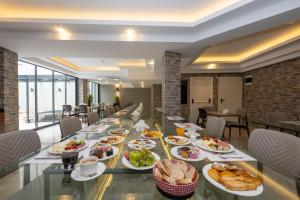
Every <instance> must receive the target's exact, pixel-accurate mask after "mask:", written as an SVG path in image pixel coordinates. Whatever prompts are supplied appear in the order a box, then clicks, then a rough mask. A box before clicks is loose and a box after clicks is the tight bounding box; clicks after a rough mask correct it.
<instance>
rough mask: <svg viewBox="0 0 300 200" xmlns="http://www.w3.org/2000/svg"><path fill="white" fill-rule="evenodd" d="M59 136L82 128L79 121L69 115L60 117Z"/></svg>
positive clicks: (67, 134)
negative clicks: (63, 117)
mask: <svg viewBox="0 0 300 200" xmlns="http://www.w3.org/2000/svg"><path fill="white" fill-rule="evenodd" d="M59 126H60V131H61V137H62V138H65V137H67V136H69V135H71V134H74V133H76V132H77V131H80V130H81V129H82V126H81V121H80V120H79V119H78V118H76V117H69V118H65V119H62V120H61V121H60V122H59Z"/></svg>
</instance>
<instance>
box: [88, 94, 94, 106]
mask: <svg viewBox="0 0 300 200" xmlns="http://www.w3.org/2000/svg"><path fill="white" fill-rule="evenodd" d="M92 103H93V95H91V94H89V96H88V106H92Z"/></svg>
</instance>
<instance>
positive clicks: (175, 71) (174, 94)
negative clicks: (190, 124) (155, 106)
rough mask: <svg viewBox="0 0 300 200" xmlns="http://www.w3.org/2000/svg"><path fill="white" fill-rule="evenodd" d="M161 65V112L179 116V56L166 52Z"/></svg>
mask: <svg viewBox="0 0 300 200" xmlns="http://www.w3.org/2000/svg"><path fill="white" fill-rule="evenodd" d="M163 65H164V66H163V74H162V110H163V112H164V113H165V114H166V115H180V114H181V105H180V95H181V94H180V92H181V87H180V80H181V74H180V67H181V56H180V54H179V53H176V52H170V51H166V52H165V55H164V58H163Z"/></svg>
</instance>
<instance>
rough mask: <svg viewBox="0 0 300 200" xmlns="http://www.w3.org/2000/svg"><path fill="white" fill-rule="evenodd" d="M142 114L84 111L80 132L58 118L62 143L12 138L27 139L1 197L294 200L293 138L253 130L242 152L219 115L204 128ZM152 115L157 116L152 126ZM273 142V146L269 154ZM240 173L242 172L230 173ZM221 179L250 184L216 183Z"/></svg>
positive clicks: (74, 122)
mask: <svg viewBox="0 0 300 200" xmlns="http://www.w3.org/2000/svg"><path fill="white" fill-rule="evenodd" d="M136 112H139V113H140V114H139V117H138V118H136V115H134V114H133V113H136ZM147 112H148V111H146V110H145V109H143V108H141V106H140V104H134V105H131V106H127V107H125V106H124V108H123V109H121V110H120V111H119V113H115V114H112V115H110V116H108V117H106V118H103V119H100V118H99V116H98V113H97V112H91V113H88V116H87V121H88V124H89V125H88V126H86V127H84V128H82V124H81V121H80V120H79V119H78V118H76V117H69V118H64V119H62V120H61V121H60V129H61V132H62V139H61V141H59V142H57V143H54V144H52V145H49V146H47V147H44V148H41V147H40V141H39V140H38V136H37V134H36V133H35V132H34V131H27V133H24V132H23V133H21V134H19V135H18V137H20V136H21V135H24V134H26V141H23V140H18V142H16V145H17V146H19V147H22V146H24V145H22V143H23V144H25V143H26V144H28V143H30V144H31V145H30V149H29V148H25V149H19V151H20V152H23V155H22V159H21V160H18V161H17V160H15V162H16V163H15V164H17V165H15V166H14V170H19V171H22V173H20V174H19V179H20V181H22V183H21V185H20V188H19V189H18V191H16V193H14V194H12V195H11V196H10V197H9V198H8V199H57V198H61V197H64V198H68V199H128V198H133V199H153V198H154V199H189V198H193V199H210V198H217V199H218V198H222V199H244V198H249V197H251V199H269V198H273V199H298V195H299V193H297V191H298V192H299V182H298V181H297V178H296V177H297V173H299V168H297V166H298V164H297V163H298V162H299V160H298V159H297V155H298V154H299V140H295V139H294V138H295V136H292V135H287V136H286V134H284V133H281V132H278V131H274V130H267V129H255V130H253V131H252V132H251V134H250V138H249V140H248V150H247V151H245V150H244V149H240V148H239V146H236V145H235V146H234V145H232V144H230V140H227V139H225V140H224V138H223V136H222V133H223V131H224V128H225V120H224V119H223V118H220V117H215V116H209V117H208V119H207V122H206V124H205V128H204V127H203V126H201V125H198V124H196V123H192V122H189V121H187V120H185V119H184V118H181V119H178V117H172V116H168V115H165V114H163V113H159V112H158V111H155V112H158V113H156V114H153V116H151V115H150V116H149V114H148V113H147ZM146 113H147V114H146ZM156 115H161V116H160V118H159V121H158V120H157V119H154V117H155V116H156ZM218 127H220V128H218ZM237 133H238V132H237ZM1 136H2V135H1ZM6 137H14V136H12V135H11V136H9V134H8V135H7V136H6ZM0 140H1V141H3V140H4V139H2V137H0ZM5 140H6V141H7V138H5ZM270 141H274V142H271V143H270ZM275 141H276V142H275ZM278 142H279V143H278ZM272 145H276V146H277V145H279V146H280V149H278V148H276V149H277V150H276V151H273V149H274V147H275V146H272ZM26 146H27V145H26ZM26 151H27V152H26ZM29 151H31V152H29ZM2 152H3V151H2ZM25 153H26V154H28V155H24V154H25ZM149 154H150V155H149ZM151 154H152V155H151ZM1 157H2V158H3V154H1ZM6 157H7V155H6ZM1 160H2V161H1V162H3V159H1ZM286 160H289V163H293V164H292V165H288V164H287V163H286ZM170 161H171V163H169V162H170ZM177 162H179V163H177ZM176 163H177V164H176ZM179 164H180V165H179ZM163 165H164V166H165V167H161V166H163ZM169 165H174V166H173V167H171V168H169V167H168V166H169ZM185 166H186V167H187V169H189V170H188V172H190V173H192V172H191V170H192V171H194V172H193V175H192V176H191V175H188V174H187V175H184V174H185V173H186V172H185V171H184V169H185ZM224 167H225V168H224ZM277 167H280V171H279V172H278V169H277ZM9 168H10V169H12V168H13V166H11V167H8V169H9ZM172 168H174V170H175V171H174V170H171V169H172ZM164 169H165V170H166V171H165V170H164ZM169 170H170V171H169ZM239 170H242V171H243V173H246V174H245V175H234V173H238V172H242V171H239ZM181 171H182V172H181ZM225 172H226V173H225ZM173 173H175V174H178V173H179V174H180V173H183V177H186V178H185V179H182V180H181V178H180V176H179V175H178V176H177V175H176V176H175V174H173ZM225 174H226V175H225ZM228 174H231V175H228ZM160 175H162V176H160ZM190 176H191V178H190V179H189V178H188V177H190ZM216 176H220V177H219V178H217V177H216ZM223 176H224V177H227V176H229V177H243V176H246V177H252V178H251V179H253V180H250V179H249V180H247V181H246V182H243V181H242V179H232V180H228V181H229V182H228V183H227V182H226V181H225V180H227V179H224V181H225V182H224V181H221V182H220V180H222V177H223ZM168 177H169V178H168ZM172 177H173V178H172ZM254 177H256V178H254ZM172 179H174V180H175V183H173V182H172ZM245 180H246V179H245ZM281 180H285V181H288V182H289V184H286V182H282V181H281ZM232 181H233V182H232ZM234 181H235V182H234ZM231 183H232V184H233V185H231ZM246 183H247V184H246ZM137 185H138V187H137ZM275 188H276V189H275Z"/></svg>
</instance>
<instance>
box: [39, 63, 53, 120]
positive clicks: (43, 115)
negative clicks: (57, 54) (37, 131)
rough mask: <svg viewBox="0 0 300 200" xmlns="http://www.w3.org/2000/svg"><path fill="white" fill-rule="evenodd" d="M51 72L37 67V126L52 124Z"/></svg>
mask: <svg viewBox="0 0 300 200" xmlns="http://www.w3.org/2000/svg"><path fill="white" fill-rule="evenodd" d="M52 79H53V71H52V70H49V69H46V68H42V67H37V92H36V95H37V110H38V112H37V121H38V125H37V126H44V125H48V124H51V123H53V121H54V112H53V93H52V88H53V87H52V86H53V80H52Z"/></svg>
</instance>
